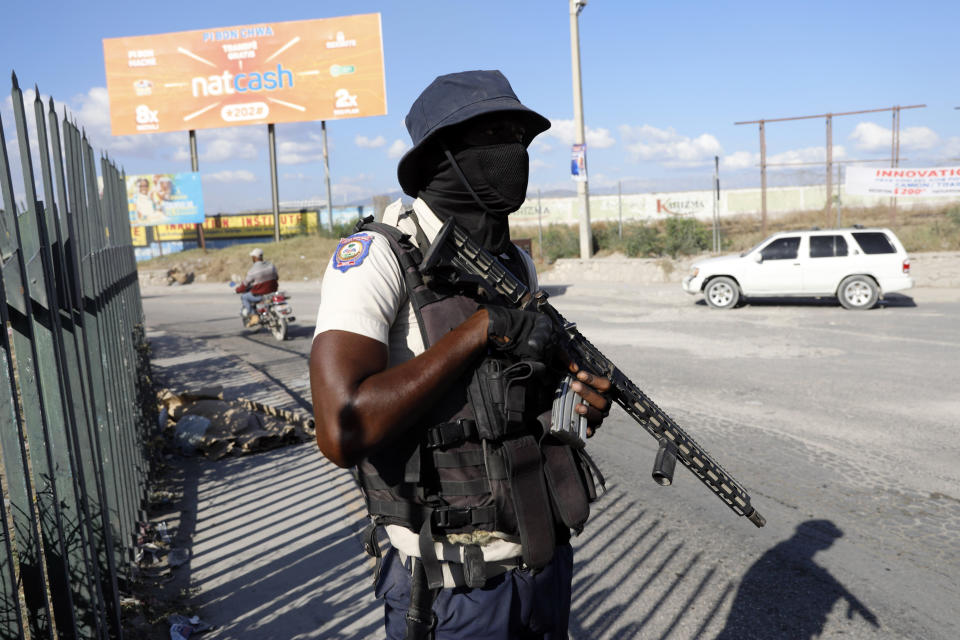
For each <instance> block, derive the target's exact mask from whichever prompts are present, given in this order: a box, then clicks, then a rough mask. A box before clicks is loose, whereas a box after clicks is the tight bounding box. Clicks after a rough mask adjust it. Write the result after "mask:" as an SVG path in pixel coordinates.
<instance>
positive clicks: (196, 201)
mask: <svg viewBox="0 0 960 640" xmlns="http://www.w3.org/2000/svg"><path fill="white" fill-rule="evenodd" d="M127 203H128V207H129V210H130V226H131V227H136V226H152V225H158V224H191V223H192V224H197V223H200V222H203V218H204V216H203V191H202V189H201V187H200V174H199V173H197V172H192V171H191V172H187V173H147V174H142V175H131V176H127Z"/></svg>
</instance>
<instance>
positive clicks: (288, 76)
mask: <svg viewBox="0 0 960 640" xmlns="http://www.w3.org/2000/svg"><path fill="white" fill-rule="evenodd" d="M190 86H191V88H192V89H193V96H194V97H195V98H199V97H200V96H222V95H224V94H227V95H229V94H234V93H246V92H248V91H277V90H279V89H287V88H292V87H293V72H292V71H290V70H289V69H284V68H283V65H282V64H278V65H277V69H276V71H264V72H262V73H261V72H258V71H251V72H249V73H237V74H232V73H230V72H229V71H224V72H223V73H222V74H221V75H219V76H206V77H204V76H197V77H195V78H193V79H192V80H191V81H190Z"/></svg>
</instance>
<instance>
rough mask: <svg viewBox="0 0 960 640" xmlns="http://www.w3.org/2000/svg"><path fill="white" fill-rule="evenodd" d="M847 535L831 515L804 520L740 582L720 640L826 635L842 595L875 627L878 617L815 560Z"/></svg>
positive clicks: (795, 639)
mask: <svg viewBox="0 0 960 640" xmlns="http://www.w3.org/2000/svg"><path fill="white" fill-rule="evenodd" d="M842 536H843V531H841V530H840V529H839V528H837V526H836V525H835V524H833V522H831V521H830V520H807V521H806V522H801V523H800V524H799V525H798V526H797V529H796V531H795V533H794V535H793V537H791V538H790V539H788V540H784V541H783V542H781V543H779V544H777V545H776V546H774V547H773V548H772V549H770V550H769V551H767V552H766V553H764V554H763V555H762V556H761V557H760V559H759V560H757V561H756V562H755V563H754V564H753V565H752V566H751V567H750V569H748V570H747V573H746V574H745V575H744V576H743V579H742V580H741V581H740V587H739V588H738V589H737V594H736V596H735V597H734V599H733V606H732V607H731V609H730V614H729V615H728V616H727V622H726V625H725V626H724V628H723V631H721V632H720V634H719V635H718V636H717V637H716V640H748V639H751V638H757V639H780V638H782V639H784V640H786V639H790V640H806V639H807V638H820V637H824V636H823V632H824V625H825V624H826V622H827V616H828V615H829V614H830V612H831V610H832V609H833V607H834V605H835V604H836V603H837V601H838V600H843V601H845V602H846V605H847V617H848V618H852V617H853V616H854V614H856V615H859V616H862V617H863V619H864V620H866V621H867V622H869V623H870V625H871V626H873V627H874V628H880V623H879V622H878V621H877V617H876V616H875V615H874V614H873V612H872V611H870V610H869V609H868V608H867V607H866V606H865V605H864V604H863V603H862V602H860V600H858V599H857V597H856V596H855V595H853V594H852V593H850V591H849V590H848V589H847V588H846V587H844V586H843V585H842V584H841V583H840V581H838V580H837V579H836V578H835V577H833V575H831V574H830V572H829V571H827V570H826V569H824V568H823V567H821V566H820V565H818V564H817V563H816V562H814V559H813V556H814V555H815V554H816V553H817V552H818V551H823V550H825V549H828V548H830V547H831V546H832V545H833V543H834V541H835V540H836V539H838V538H840V537H842Z"/></svg>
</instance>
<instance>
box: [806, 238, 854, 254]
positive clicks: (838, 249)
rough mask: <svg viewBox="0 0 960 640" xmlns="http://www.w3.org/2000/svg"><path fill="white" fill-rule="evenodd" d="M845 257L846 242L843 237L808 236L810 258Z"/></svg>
mask: <svg viewBox="0 0 960 640" xmlns="http://www.w3.org/2000/svg"><path fill="white" fill-rule="evenodd" d="M845 255H847V241H846V240H844V239H843V236H810V257H811V258H833V257H836V256H845Z"/></svg>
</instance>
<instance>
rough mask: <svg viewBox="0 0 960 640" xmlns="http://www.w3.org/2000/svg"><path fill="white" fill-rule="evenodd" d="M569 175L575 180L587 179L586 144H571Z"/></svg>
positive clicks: (584, 180) (582, 180) (583, 180)
mask: <svg viewBox="0 0 960 640" xmlns="http://www.w3.org/2000/svg"><path fill="white" fill-rule="evenodd" d="M570 177H571V178H573V179H574V180H576V181H577V182H586V181H587V145H586V143H584V144H575V145H573V152H572V153H571V157H570Z"/></svg>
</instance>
